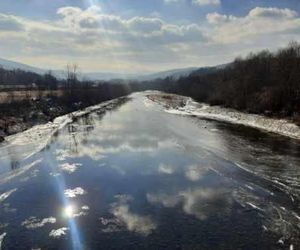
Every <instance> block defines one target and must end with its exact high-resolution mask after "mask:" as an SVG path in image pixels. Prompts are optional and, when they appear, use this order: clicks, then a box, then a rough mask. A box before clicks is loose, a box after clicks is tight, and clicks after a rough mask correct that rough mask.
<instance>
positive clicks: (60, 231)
mask: <svg viewBox="0 0 300 250" xmlns="http://www.w3.org/2000/svg"><path fill="white" fill-rule="evenodd" d="M68 230H69V228H67V227H62V228H59V229H56V230H51V232H50V233H49V236H50V237H53V238H60V237H61V236H63V235H66V233H67V231H68Z"/></svg>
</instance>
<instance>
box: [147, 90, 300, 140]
mask: <svg viewBox="0 0 300 250" xmlns="http://www.w3.org/2000/svg"><path fill="white" fill-rule="evenodd" d="M147 97H148V98H149V99H150V100H151V101H154V102H157V103H159V104H160V105H162V106H163V107H164V108H165V111H166V112H167V113H170V114H177V115H190V116H197V117H202V118H207V119H212V120H218V121H223V122H229V123H233V124H238V125H244V126H248V127H252V128H256V129H260V130H263V131H265V132H269V133H275V134H278V135H282V136H286V137H289V138H292V139H296V140H300V127H299V126H298V125H296V124H295V123H293V122H291V121H289V120H287V119H276V118H270V117H266V116H263V115H257V114H249V113H245V112H241V111H237V110H234V109H231V108H224V107H221V106H210V105H208V104H205V103H198V102H196V101H194V100H193V99H192V98H189V97H185V96H179V95H174V94H167V93H162V92H161V93H156V94H152V95H151V94H149V95H147Z"/></svg>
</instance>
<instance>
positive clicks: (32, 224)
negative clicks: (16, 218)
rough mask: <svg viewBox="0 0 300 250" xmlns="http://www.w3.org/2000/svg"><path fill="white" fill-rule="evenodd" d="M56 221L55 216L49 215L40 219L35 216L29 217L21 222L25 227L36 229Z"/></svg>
mask: <svg viewBox="0 0 300 250" xmlns="http://www.w3.org/2000/svg"><path fill="white" fill-rule="evenodd" d="M54 223H56V218H54V217H49V218H44V219H42V220H40V219H37V218H36V217H30V218H29V219H26V220H25V221H23V222H22V226H24V227H26V228H27V229H36V228H41V227H43V226H45V225H46V224H54Z"/></svg>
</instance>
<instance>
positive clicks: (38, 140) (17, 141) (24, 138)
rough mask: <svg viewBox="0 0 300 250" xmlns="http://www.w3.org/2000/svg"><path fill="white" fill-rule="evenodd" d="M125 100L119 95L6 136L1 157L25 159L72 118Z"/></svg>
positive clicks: (44, 145) (108, 108)
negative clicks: (10, 156)
mask: <svg viewBox="0 0 300 250" xmlns="http://www.w3.org/2000/svg"><path fill="white" fill-rule="evenodd" d="M126 100H127V97H121V98H117V99H113V100H110V101H107V102H103V103H100V104H98V105H94V106H90V107H88V108H85V109H83V110H79V111H75V112H72V113H70V114H66V115H63V116H60V117H57V118H55V119H54V120H53V122H48V123H46V124H41V125H36V126H34V127H32V128H30V129H28V130H26V131H24V132H21V133H17V134H14V135H11V136H7V137H6V138H5V142H3V143H2V144H1V145H0V147H1V149H2V150H4V149H5V151H6V152H7V154H6V155H5V156H4V155H2V156H1V157H6V156H8V155H11V154H13V155H14V157H17V158H18V159H16V160H17V161H19V160H21V159H22V160H24V159H27V158H29V157H30V156H32V155H34V154H35V153H36V152H39V151H41V150H42V149H43V148H45V147H46V146H47V145H48V143H49V142H50V140H51V138H52V136H53V135H54V134H55V133H57V131H58V130H60V129H62V128H63V127H65V126H66V125H67V124H69V123H71V122H72V121H73V120H74V119H76V118H78V117H81V116H84V115H86V114H89V113H91V112H93V111H99V110H103V112H105V111H107V110H111V109H113V108H114V107H116V106H117V105H118V104H120V103H123V102H124V101H126Z"/></svg>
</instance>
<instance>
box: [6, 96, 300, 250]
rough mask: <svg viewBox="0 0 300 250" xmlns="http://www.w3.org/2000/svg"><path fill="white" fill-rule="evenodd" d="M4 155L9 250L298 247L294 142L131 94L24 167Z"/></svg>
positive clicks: (299, 174) (299, 179) (299, 188)
mask: <svg viewBox="0 0 300 250" xmlns="http://www.w3.org/2000/svg"><path fill="white" fill-rule="evenodd" d="M4 148H5V147H4V146H2V147H0V154H2V156H3V157H1V158H0V164H1V165H0V173H1V175H0V235H1V236H0V242H1V240H2V249H5V250H6V249H9V250H14V249H16V250H21V249H76V250H77V249H299V247H300V217H299V216H300V207H299V195H300V170H299V167H300V155H299V152H300V144H299V142H297V141H295V140H289V139H287V138H284V137H281V136H276V135H270V134H266V133H262V132H259V131H257V130H253V129H249V128H245V127H241V126H235V125H230V124H225V123H220V122H215V121H209V120H201V119H198V118H196V117H184V116H178V115H171V114H167V113H165V112H164V111H163V109H162V107H160V106H158V105H157V104H153V103H152V102H150V101H148V100H147V99H146V97H145V94H135V95H134V96H133V98H132V99H131V100H128V102H126V103H123V104H120V105H119V106H117V107H116V108H115V109H114V110H110V111H106V112H105V111H103V110H99V111H98V112H94V113H91V114H89V115H86V116H84V117H82V118H80V119H78V120H77V121H76V122H74V123H73V124H70V125H68V126H67V127H65V128H64V129H62V130H61V131H59V132H58V133H57V134H56V135H55V136H54V137H53V138H52V140H51V142H50V143H49V145H48V146H47V147H46V148H45V149H44V150H43V151H41V152H39V153H36V154H35V155H33V156H31V157H30V158H28V159H26V160H21V161H20V160H16V159H18V157H17V156H18V155H17V154H20V152H19V151H18V152H14V150H13V149H10V152H9V155H7V152H5V153H4ZM1 152H2V153H1ZM0 248H1V247H0Z"/></svg>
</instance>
